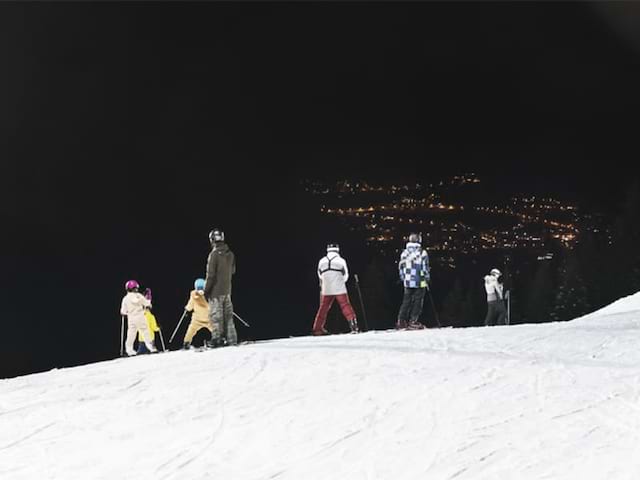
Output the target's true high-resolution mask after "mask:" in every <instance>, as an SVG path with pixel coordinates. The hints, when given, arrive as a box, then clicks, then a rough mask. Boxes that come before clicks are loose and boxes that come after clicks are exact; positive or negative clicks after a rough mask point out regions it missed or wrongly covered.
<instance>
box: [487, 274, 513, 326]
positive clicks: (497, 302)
mask: <svg viewBox="0 0 640 480" xmlns="http://www.w3.org/2000/svg"><path fill="white" fill-rule="evenodd" d="M503 288H504V287H503V285H502V274H501V273H500V270H498V269H497V268H492V269H491V272H489V275H485V277H484V289H485V290H486V291H487V316H486V317H485V320H484V324H485V325H486V326H490V325H491V326H493V325H505V318H506V315H507V311H506V309H505V306H504V301H503V300H504V295H503Z"/></svg>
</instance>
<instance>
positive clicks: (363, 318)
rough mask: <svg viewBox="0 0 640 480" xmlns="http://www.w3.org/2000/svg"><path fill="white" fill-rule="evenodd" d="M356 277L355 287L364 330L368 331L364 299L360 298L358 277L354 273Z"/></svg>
mask: <svg viewBox="0 0 640 480" xmlns="http://www.w3.org/2000/svg"><path fill="white" fill-rule="evenodd" d="M354 278H355V279H356V289H357V290H358V297H360V308H362V320H363V321H364V331H365V332H368V331H369V324H368V323H367V314H366V312H365V311H364V301H363V300H362V292H361V291H360V279H359V278H358V274H357V273H356V274H355V275H354Z"/></svg>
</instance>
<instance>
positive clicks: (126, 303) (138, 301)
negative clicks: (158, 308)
mask: <svg viewBox="0 0 640 480" xmlns="http://www.w3.org/2000/svg"><path fill="white" fill-rule="evenodd" d="M139 288H140V285H139V284H138V282H136V281H135V280H129V281H128V282H127V283H125V289H126V290H127V294H126V295H125V296H124V298H123V299H122V304H121V306H120V314H121V315H126V317H127V321H128V328H127V339H126V341H125V350H126V353H127V355H128V356H133V355H136V353H137V352H136V351H135V350H134V349H133V344H134V342H135V340H136V333H137V332H138V330H140V331H141V332H142V337H143V338H144V343H145V344H146V346H147V349H148V350H149V351H150V352H152V353H155V352H157V350H156V347H155V346H154V344H153V337H152V336H151V332H150V331H149V325H148V324H147V319H146V318H145V316H144V309H145V307H149V308H151V302H150V301H149V300H147V299H146V298H145V297H144V296H143V295H142V294H141V293H140V292H139V291H138V289H139Z"/></svg>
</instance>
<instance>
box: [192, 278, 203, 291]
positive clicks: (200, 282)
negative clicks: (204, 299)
mask: <svg viewBox="0 0 640 480" xmlns="http://www.w3.org/2000/svg"><path fill="white" fill-rule="evenodd" d="M193 286H194V288H195V289H196V290H204V286H205V281H204V278H198V279H196V281H195V282H193Z"/></svg>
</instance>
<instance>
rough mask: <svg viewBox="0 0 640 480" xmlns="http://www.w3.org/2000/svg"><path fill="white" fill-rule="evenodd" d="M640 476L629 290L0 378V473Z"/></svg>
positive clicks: (634, 308) (635, 314) (637, 367)
mask: <svg viewBox="0 0 640 480" xmlns="http://www.w3.org/2000/svg"><path fill="white" fill-rule="evenodd" d="M114 478H118V479H136V480H140V479H180V480H185V479H189V480H191V479H207V478H211V479H234V480H235V479H240V480H244V479H252V480H254V479H255V480H257V479H270V478H277V479H291V480H301V479H305V480H307V479H369V480H373V479H454V478H455V479H458V480H465V479H474V480H476V479H543V478H544V479H634V480H635V479H638V478H640V294H637V295H635V296H632V297H628V298H625V299H622V300H620V301H619V302H616V303H615V304H613V305H611V306H609V307H607V308H605V309H603V310H601V311H599V312H595V313H593V314H591V315H588V316H586V317H583V318H581V319H577V320H574V321H572V322H568V323H551V324H544V325H518V326H510V327H490V328H466V329H443V330H423V331H411V332H393V331H389V332H369V333H364V334H360V335H336V336H330V337H324V338H313V337H301V338H293V339H283V340H277V341H273V342H267V343H257V344H253V345H244V346H240V347H229V348H225V349H218V350H213V351H208V352H202V353H196V352H182V351H178V352H172V353H167V354H159V355H153V356H145V357H137V358H131V359H117V360H113V361H109V362H102V363H97V364H92V365H87V366H82V367H76V368H69V369H63V370H54V371H51V372H46V373H42V374H37V375H30V376H25V377H20V378H15V379H7V380H1V381H0V479H3V480H8V479H11V480H13V479H29V480H33V479H38V480H39V479H56V480H57V479H60V480H76V479H83V480H86V479H92V480H94V479H114Z"/></svg>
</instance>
